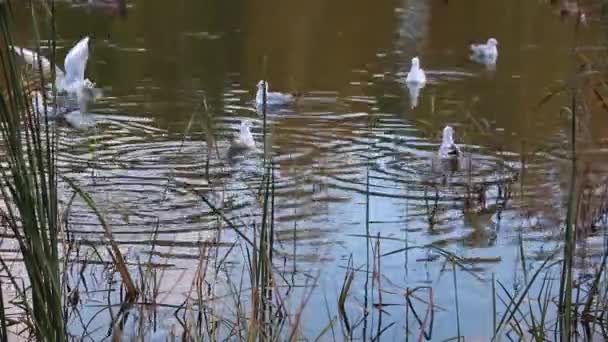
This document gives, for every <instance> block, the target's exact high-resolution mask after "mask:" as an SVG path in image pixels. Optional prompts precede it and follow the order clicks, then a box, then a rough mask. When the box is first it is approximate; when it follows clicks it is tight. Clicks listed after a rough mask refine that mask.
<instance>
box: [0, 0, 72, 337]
mask: <svg viewBox="0 0 608 342" xmlns="http://www.w3.org/2000/svg"><path fill="white" fill-rule="evenodd" d="M11 4H12V1H10V0H8V1H4V2H1V3H0V34H1V35H2V42H1V43H0V44H2V46H1V48H0V51H2V52H1V53H0V64H1V68H2V76H3V84H4V86H5V87H6V88H5V89H3V91H2V92H1V94H0V139H1V141H2V144H3V146H4V147H5V152H6V156H5V158H4V160H5V165H3V168H2V170H1V175H0V177H1V181H2V187H1V190H0V191H1V193H2V201H3V206H4V207H3V208H2V209H0V215H1V216H2V218H3V220H4V221H5V222H6V224H7V225H8V227H9V229H10V230H11V232H12V234H13V235H14V237H15V240H16V242H17V243H18V245H19V250H20V252H21V255H22V257H23V265H24V267H25V270H26V272H27V276H28V280H27V281H28V285H29V289H28V290H26V289H25V288H24V287H23V286H22V285H21V284H18V283H17V280H16V278H15V277H16V276H15V275H14V274H12V272H11V270H10V269H9V268H8V267H7V266H6V264H5V263H4V260H2V266H3V271H4V272H5V273H7V274H8V276H9V279H10V281H11V283H12V285H13V287H14V288H15V289H16V291H17V292H18V295H19V296H20V297H21V298H22V301H21V304H22V308H23V310H24V311H25V316H26V317H30V318H31V325H29V324H28V325H29V326H30V329H31V336H33V337H35V338H36V339H38V340H41V341H42V340H45V341H64V340H66V323H65V319H64V313H63V305H64V302H63V300H64V298H63V295H62V294H63V289H62V284H61V281H60V275H61V273H62V269H61V262H60V258H61V256H60V254H59V244H58V241H59V238H60V236H61V234H62V233H63V232H62V229H61V226H60V219H59V215H58V206H57V164H56V150H57V140H56V134H55V133H56V132H55V130H54V127H53V126H52V125H49V124H48V119H47V113H46V110H45V113H39V112H37V110H36V108H33V107H34V106H32V105H31V103H32V102H31V98H30V94H31V90H30V89H28V87H27V86H25V85H24V84H23V83H22V77H21V74H20V70H19V68H18V65H17V64H16V62H15V58H14V55H13V53H12V52H11V50H10V47H11V46H12V45H13V39H12V31H13V25H14V22H13V15H12V12H11ZM49 5H50V8H51V9H52V12H51V18H50V21H51V22H54V16H53V13H54V2H53V1H51V2H50V3H49ZM30 6H31V7H32V8H34V6H33V2H32V1H30ZM31 22H32V27H33V31H34V33H35V35H36V41H40V38H39V34H38V32H39V27H38V21H37V19H36V16H35V11H34V10H33V9H32V16H31ZM53 32H54V31H53ZM37 50H39V47H38V48H37ZM39 69H40V70H41V69H42V68H40V66H39ZM37 77H39V78H40V79H39V81H40V82H41V83H42V84H44V82H45V80H44V75H43V74H42V73H40V74H39V75H38V76H37ZM44 97H45V98H46V95H45V96H44ZM0 313H1V314H2V316H3V317H2V320H3V321H5V320H6V316H5V312H4V310H2V312H0ZM26 324H27V323H26ZM5 328H6V327H3V335H4V338H6V329H5Z"/></svg>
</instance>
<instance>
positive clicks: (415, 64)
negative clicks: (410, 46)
mask: <svg viewBox="0 0 608 342" xmlns="http://www.w3.org/2000/svg"><path fill="white" fill-rule="evenodd" d="M412 66H413V67H416V68H417V67H420V59H419V58H418V57H414V58H412Z"/></svg>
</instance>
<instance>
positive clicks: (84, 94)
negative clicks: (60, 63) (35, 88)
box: [11, 37, 100, 112]
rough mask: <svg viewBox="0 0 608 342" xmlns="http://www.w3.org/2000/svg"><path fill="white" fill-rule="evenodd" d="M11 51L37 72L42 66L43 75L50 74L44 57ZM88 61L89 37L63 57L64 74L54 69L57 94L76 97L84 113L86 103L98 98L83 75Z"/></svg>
mask: <svg viewBox="0 0 608 342" xmlns="http://www.w3.org/2000/svg"><path fill="white" fill-rule="evenodd" d="M11 48H12V50H13V51H15V53H16V54H17V55H19V56H21V57H22V58H23V60H24V61H25V62H26V63H27V64H30V65H32V66H33V67H34V70H37V69H38V68H39V66H42V70H41V71H42V72H43V73H46V74H48V73H50V72H51V62H49V60H48V59H46V58H45V57H44V56H39V55H38V54H37V53H36V52H34V51H32V50H28V49H25V48H21V47H18V46H12V47H11ZM88 59H89V37H84V38H82V39H81V40H80V41H79V42H78V43H77V44H76V45H74V47H72V48H71V49H70V51H69V52H68V54H67V55H66V56H65V61H64V67H65V72H64V71H63V70H61V69H60V68H57V69H56V79H55V86H56V87H57V90H58V91H59V92H66V93H68V94H70V95H76V98H77V100H78V104H79V107H80V108H81V110H82V111H83V112H84V109H85V108H84V107H85V105H86V102H87V101H88V100H90V99H94V98H97V97H99V96H100V93H99V90H98V89H95V83H93V82H91V81H90V80H89V79H88V78H84V73H85V70H86V67H87V60H88Z"/></svg>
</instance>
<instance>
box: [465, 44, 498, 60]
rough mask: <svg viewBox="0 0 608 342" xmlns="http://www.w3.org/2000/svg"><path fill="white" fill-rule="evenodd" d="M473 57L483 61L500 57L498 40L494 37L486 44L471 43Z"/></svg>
mask: <svg viewBox="0 0 608 342" xmlns="http://www.w3.org/2000/svg"><path fill="white" fill-rule="evenodd" d="M470 49H471V58H472V59H473V60H475V61H480V62H482V63H484V62H485V63H487V62H494V63H496V59H497V58H498V41H497V40H496V39H494V38H490V39H488V42H487V43H485V44H471V46H470Z"/></svg>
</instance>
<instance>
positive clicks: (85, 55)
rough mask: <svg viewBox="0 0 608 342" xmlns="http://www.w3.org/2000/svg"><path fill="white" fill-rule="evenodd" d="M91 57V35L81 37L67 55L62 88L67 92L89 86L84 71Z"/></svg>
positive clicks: (77, 90)
mask: <svg viewBox="0 0 608 342" xmlns="http://www.w3.org/2000/svg"><path fill="white" fill-rule="evenodd" d="M88 59H89V37H84V38H83V39H81V40H80V41H79V42H78V43H77V44H76V45H74V47H73V48H72V49H70V51H69V52H68V54H67V55H66V56H65V62H64V67H65V77H64V78H63V81H62V82H61V87H60V88H61V89H60V90H65V91H67V92H76V93H77V92H79V91H80V90H82V88H83V87H85V86H87V83H86V82H85V78H84V73H85V70H86V68H87V61H88Z"/></svg>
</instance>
